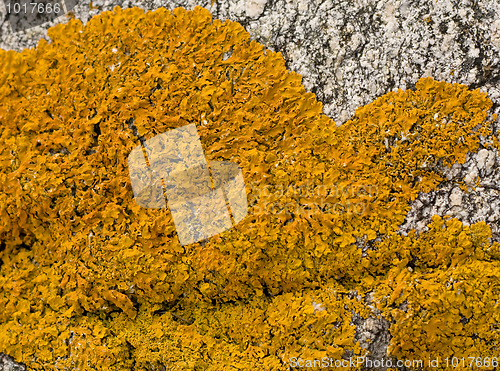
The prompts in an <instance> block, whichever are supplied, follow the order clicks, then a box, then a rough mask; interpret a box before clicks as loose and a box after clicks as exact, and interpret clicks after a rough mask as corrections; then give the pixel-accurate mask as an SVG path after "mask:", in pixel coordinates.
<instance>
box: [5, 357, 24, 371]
mask: <svg viewBox="0 0 500 371" xmlns="http://www.w3.org/2000/svg"><path fill="white" fill-rule="evenodd" d="M0 371H26V367H24V365H22V364H19V363H16V362H14V360H13V359H12V358H11V357H9V356H6V355H5V354H1V353H0Z"/></svg>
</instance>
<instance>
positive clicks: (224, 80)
mask: <svg viewBox="0 0 500 371" xmlns="http://www.w3.org/2000/svg"><path fill="white" fill-rule="evenodd" d="M49 36H50V37H51V39H52V42H50V43H47V42H45V41H44V40H42V41H40V43H39V44H38V46H37V48H35V49H29V50H24V51H23V52H22V53H15V52H12V51H0V125H1V127H2V130H1V132H0V143H1V147H0V202H1V204H2V208H1V210H0V212H1V224H0V241H1V244H2V247H3V250H2V251H1V252H0V258H1V262H2V265H1V267H0V287H2V290H1V291H0V307H1V308H4V310H3V311H2V312H0V352H4V353H6V354H9V355H12V356H13V357H14V358H15V359H16V360H17V361H22V362H26V363H27V364H28V366H29V367H30V368H32V369H56V368H57V369H65V368H68V369H71V368H76V369H81V370H84V369H95V368H97V369H103V370H107V369H114V370H130V369H132V367H134V368H138V369H139V368H140V369H148V368H149V369H154V368H159V367H160V365H165V366H166V367H167V369H169V370H176V369H178V370H182V369H213V370H226V369H228V370H229V369H232V368H234V367H236V368H238V369H253V368H255V367H260V368H261V369H266V370H267V369H269V370H272V369H276V370H278V369H283V368H285V366H284V362H285V363H286V362H287V361H288V360H289V359H290V358H291V357H301V358H302V359H315V358H317V359H319V358H322V357H323V356H328V357H331V358H334V359H340V358H341V357H342V356H346V355H348V356H357V355H364V354H366V350H365V349H363V348H362V347H361V346H360V344H359V343H357V342H356V341H355V331H356V329H355V326H354V325H353V324H352V323H351V319H352V314H353V313H357V314H358V315H361V316H362V317H364V318H366V317H368V316H370V315H372V314H373V313H372V310H371V309H370V308H368V307H366V306H364V305H363V302H362V301H360V300H358V299H357V298H356V297H353V296H352V295H349V292H351V291H352V290H357V292H358V293H359V294H360V295H362V296H364V295H365V294H366V293H369V292H375V297H376V298H377V306H378V307H379V309H380V310H381V311H382V313H383V314H384V315H385V316H386V317H387V318H388V319H391V320H394V323H393V326H392V327H391V334H392V335H393V340H394V342H393V344H392V348H391V351H392V355H393V356H395V357H410V356H411V355H415V354H420V353H421V354H422V356H423V355H426V354H430V352H439V354H440V355H442V356H447V355H453V354H458V353H464V354H468V355H476V356H477V355H480V354H489V353H491V352H492V350H493V349H494V347H495V346H496V345H497V344H498V342H499V332H498V328H497V325H498V318H496V317H494V316H493V314H492V313H490V312H494V308H496V307H494V305H496V304H492V303H493V302H495V303H496V300H498V297H499V293H498V289H497V288H498V286H497V285H498V284H497V283H496V282H498V280H496V281H495V277H496V278H498V276H499V274H500V273H499V272H500V267H499V259H500V256H499V254H498V251H499V246H498V243H493V244H492V243H491V242H490V241H489V240H488V236H489V232H488V231H489V227H488V226H487V225H486V224H484V223H483V224H477V225H473V226H470V227H466V226H463V225H462V224H461V223H460V222H458V221H456V220H451V221H446V222H444V221H441V220H440V219H435V220H434V223H435V224H434V227H432V228H431V231H429V232H428V233H426V234H422V235H421V236H415V235H410V236H408V237H403V236H400V235H398V234H397V229H398V226H399V225H400V224H401V223H402V222H403V221H404V219H405V215H406V212H407V210H408V208H409V204H408V203H409V201H410V200H413V199H414V198H415V197H416V195H417V194H418V193H419V192H427V191H429V190H432V189H434V188H435V187H436V186H437V185H438V184H439V183H440V182H441V181H442V180H443V177H442V175H441V174H440V171H439V168H440V166H441V165H444V166H447V165H451V164H453V163H455V162H463V161H464V160H465V156H466V154H467V153H468V152H470V151H477V150H478V149H479V138H480V136H482V137H483V138H486V137H488V136H489V135H490V134H491V132H490V130H489V125H490V123H489V122H488V110H489V109H490V107H491V101H489V99H487V97H486V94H484V93H481V92H479V91H470V90H468V89H467V87H466V86H464V85H458V84H447V83H444V82H437V81H434V80H432V79H430V78H427V79H422V80H420V81H419V82H418V83H417V85H416V87H415V90H413V91H401V90H400V91H397V92H391V93H388V94H386V95H384V96H382V97H380V98H379V99H377V100H376V101H374V102H373V103H371V104H369V105H367V106H365V107H362V108H360V109H358V110H357V111H356V114H355V116H354V117H353V118H352V119H351V120H350V121H348V122H347V123H346V124H345V125H342V126H341V127H336V125H335V124H334V122H333V121H332V120H330V119H329V118H328V117H326V116H325V115H323V114H322V113H321V111H322V105H321V103H320V102H318V101H317V100H316V98H315V96H314V94H312V93H307V92H306V91H305V89H304V87H303V86H302V85H301V77H300V76H299V75H298V74H296V73H293V72H289V71H287V69H286V67H285V63H284V60H283V58H282V57H281V55H280V54H279V53H274V52H271V51H269V50H265V49H264V48H263V47H262V46H261V45H260V44H258V43H257V42H254V41H250V37H249V34H248V33H247V32H246V31H245V30H244V29H243V28H242V26H241V25H239V24H238V23H235V22H230V21H226V22H224V23H222V22H220V21H218V20H212V18H211V15H210V13H209V12H208V11H207V10H205V9H203V8H200V7H198V8H196V9H195V10H194V11H187V10H184V9H181V8H177V9H174V10H173V11H172V12H169V11H167V10H166V9H158V10H156V11H154V12H147V13H144V12H143V11H142V10H140V9H138V8H132V9H127V10H122V9H120V8H118V7H117V8H115V9H114V11H113V12H104V13H102V14H100V15H99V16H97V17H95V18H93V19H92V20H91V21H90V22H89V23H88V24H87V25H86V26H83V25H82V23H81V22H80V21H77V20H71V21H70V22H69V23H68V24H65V25H58V26H56V27H54V28H52V29H51V30H50V31H49ZM191 123H195V124H196V126H197V130H198V133H199V134H200V137H201V141H202V145H203V147H204V150H205V153H206V154H207V159H208V160H209V162H210V160H226V161H233V162H236V163H237V164H238V165H239V166H240V167H241V169H242V171H243V176H244V179H245V183H246V184H247V193H248V201H249V208H250V215H249V216H248V217H247V218H246V219H244V220H243V221H242V222H241V223H239V224H238V225H236V227H235V228H233V229H231V230H228V231H225V232H223V233H221V234H220V235H218V236H215V237H213V238H211V239H209V240H207V241H204V242H203V243H194V244H191V245H187V246H181V245H180V244H179V242H178V240H177V238H176V235H175V233H176V232H175V229H174V225H173V222H172V218H171V215H170V213H169V211H168V209H146V208H141V207H139V206H138V205H137V204H136V203H135V202H134V200H133V194H132V189H131V185H130V180H129V175H128V168H127V156H128V154H129V153H130V151H131V150H132V149H133V148H134V147H136V146H137V145H139V144H140V140H142V139H149V138H151V137H153V136H155V135H157V134H159V133H162V132H165V131H167V130H169V129H172V128H177V127H180V126H183V125H187V124H191ZM492 145H494V146H497V142H496V141H492ZM497 147H498V146H497ZM360 242H362V243H363V244H364V245H365V246H367V248H366V249H361V248H360V247H359V246H360ZM483 266H487V267H488V273H484V274H483V273H481V272H479V271H478V268H479V267H483ZM408 267H410V269H411V270H412V271H411V272H410V270H409V269H408ZM452 268H456V270H452ZM450 277H451V281H450V282H451V285H452V286H447V284H446V282H445V281H443V280H444V279H446V280H450ZM455 281H456V283H455ZM414 282H420V283H419V284H417V285H415V283H414ZM419 285H420V286H419ZM460 285H462V289H461V290H460V293H458V292H455V291H454V290H455V288H457V289H458V287H459V286H460ZM483 286H484V287H485V289H487V290H489V291H487V292H488V296H486V295H485V294H484V293H483V294H480V293H479V292H478V291H477V289H474V288H473V287H483ZM435 295H438V298H437V299H436V298H435V297H434V296H435ZM405 300H406V302H407V307H408V308H410V309H409V311H407V312H405V311H404V310H403V309H401V308H399V307H397V305H398V304H401V303H403V302H404V301H405ZM435 300H438V301H441V302H442V303H449V304H446V305H452V306H453V310H450V311H446V310H442V308H441V307H439V308H438V309H431V308H434V307H432V304H433V303H434V301H435ZM471 301H473V306H472V307H471V305H470V302H471ZM443 305H444V304H443ZM476 307H477V308H481V309H480V310H481V311H482V312H481V315H482V316H484V315H485V314H489V316H488V319H487V320H486V321H482V320H480V319H479V318H478V317H474V313H473V310H472V309H471V308H476ZM477 310H479V309H477ZM403 312H404V313H403ZM421 312H422V313H424V312H425V313H426V314H427V316H425V315H424V316H420V314H421ZM463 316H465V318H466V319H467V320H468V321H471V322H467V323H464V320H463V319H462V317H463ZM436 321H437V322H436ZM436 323H438V325H436ZM468 323H471V324H470V325H469V324H468ZM476 325H477V326H479V327H478V328H475V329H474V326H476ZM454 334H457V336H458V337H457V339H460V340H456V341H455V342H454V343H452V342H446V341H443V339H445V337H446V336H448V337H450V336H454ZM410 338H411V339H418V343H415V344H411V343H410V342H409V341H408V339H410ZM467 339H469V340H467ZM462 340H463V342H461V341H462ZM435 347H440V348H439V349H435ZM488 352H489V353H488Z"/></svg>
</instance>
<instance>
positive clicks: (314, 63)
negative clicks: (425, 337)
mask: <svg viewBox="0 0 500 371" xmlns="http://www.w3.org/2000/svg"><path fill="white" fill-rule="evenodd" d="M92 4H93V7H97V9H92V10H91V9H90V8H89V1H88V0H84V1H80V2H79V3H78V5H77V6H76V7H75V8H74V9H73V13H74V14H75V16H76V17H77V18H78V19H81V20H82V21H83V22H86V21H88V20H89V19H90V18H91V17H92V16H94V15H95V14H98V13H99V12H101V11H104V10H112V8H113V7H114V6H115V5H120V6H121V7H123V8H126V7H130V6H139V7H142V8H144V9H156V8H158V7H161V6H164V7H166V8H167V9H172V8H175V7H177V6H183V7H186V8H188V9H192V8H194V6H195V5H201V6H204V7H206V8H207V9H209V10H210V11H211V12H212V13H213V15H214V17H215V18H219V19H222V20H224V19H230V20H233V21H238V22H240V23H241V24H242V25H243V26H244V27H245V28H246V29H247V30H248V31H249V32H250V34H251V36H252V38H253V39H255V40H257V41H259V42H260V43H262V44H264V45H265V46H266V47H268V48H270V49H272V50H274V51H280V52H281V53H282V54H283V57H284V58H285V60H286V61H287V62H286V63H287V66H288V68H289V69H291V70H294V71H296V72H298V73H300V74H301V75H302V76H303V84H304V85H305V87H306V89H307V90H309V91H312V92H314V93H315V94H316V95H317V97H318V99H319V100H321V101H322V102H323V105H324V106H323V108H324V113H325V114H327V115H329V116H330V117H332V118H333V119H334V120H335V122H336V123H337V124H338V125H341V124H342V123H344V122H345V121H347V120H348V119H349V118H350V117H351V116H352V115H353V113H354V111H355V109H356V108H358V107H360V106H362V105H365V104H367V103H369V102H371V101H372V100H374V99H375V98H376V97H378V96H380V95H382V94H384V93H387V92H389V91H391V90H396V89H399V88H401V89H408V88H412V87H413V86H414V84H415V83H416V81H417V80H418V79H419V78H421V77H425V76H432V77H433V78H434V79H436V80H444V81H447V82H459V83H465V84H468V85H469V86H470V87H472V88H480V89H481V90H482V91H485V92H487V93H488V95H489V97H490V99H492V101H493V102H494V112H496V113H497V114H500V1H498V0H474V1H472V0H460V1H458V0H443V1H435V0H422V1H420V0H419V1H417V0H380V1H370V0H322V1H318V0H295V1H292V0H267V1H266V0H218V1H216V2H214V3H213V5H211V1H210V0H208V1H194V0H178V1H170V0H168V1H167V0H165V1H161V0H139V1H130V0H96V1H93V3H92ZM65 20H66V18H65V17H64V16H63V17H60V18H58V19H56V20H54V21H52V22H49V23H47V24H44V25H42V26H37V27H34V28H31V29H28V30H26V31H21V32H17V33H13V32H12V30H11V29H10V26H9V24H8V22H7V21H6V13H5V8H4V6H3V4H1V3H0V47H1V48H3V49H14V50H21V49H23V48H26V47H33V46H35V45H36V44H37V42H38V40H39V39H40V38H47V36H46V29H47V28H48V27H50V26H52V25H53V24H55V23H58V22H64V21H65ZM495 125H496V126H495V132H496V134H497V135H498V134H499V132H500V123H499V121H497V122H496V124H495ZM499 163H500V157H499V155H498V153H497V152H496V151H491V150H487V149H481V150H480V151H479V152H478V153H477V154H469V156H468V158H467V161H466V163H465V164H463V165H459V164H457V165H455V166H453V167H452V168H451V169H445V174H446V177H447V181H446V182H445V183H444V184H442V185H441V186H440V187H439V189H438V190H436V191H433V192H430V193H428V194H421V195H420V196H419V197H418V198H417V199H416V200H415V201H414V202H413V203H412V205H411V210H410V211H409V213H408V215H407V219H406V222H405V223H404V224H403V225H402V226H401V227H400V231H401V233H403V234H406V233H407V232H408V231H409V230H411V229H417V230H418V231H422V230H425V228H426V224H428V223H429V221H430V218H431V217H432V215H434V214H438V215H441V216H443V215H452V216H454V217H456V218H458V219H460V220H461V221H462V222H464V223H466V224H470V223H475V222H478V221H486V222H488V223H489V224H490V226H492V229H493V232H494V239H495V240H497V241H500V170H499V167H498V165H499ZM477 176H479V177H480V179H481V181H480V186H479V187H476V189H475V190H472V191H470V192H463V191H462V190H461V189H460V188H459V187H458V186H457V181H460V180H464V181H465V182H466V183H474V182H475V179H476V177H477ZM353 323H355V324H356V326H357V328H358V332H357V339H358V340H359V341H360V342H361V344H362V345H363V346H364V347H366V348H369V349H370V350H371V351H372V353H373V354H374V355H375V354H376V355H377V356H378V357H382V356H383V355H384V354H385V353H386V350H387V345H388V343H389V341H390V336H389V333H388V323H387V321H385V320H384V319H383V318H381V319H376V318H369V319H363V318H361V317H359V316H357V315H356V316H355V317H354V318H353ZM9 367H10V368H9ZM14 367H15V366H13V364H12V362H11V361H10V360H9V359H8V358H7V357H4V356H1V355H0V370H16V368H14Z"/></svg>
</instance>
